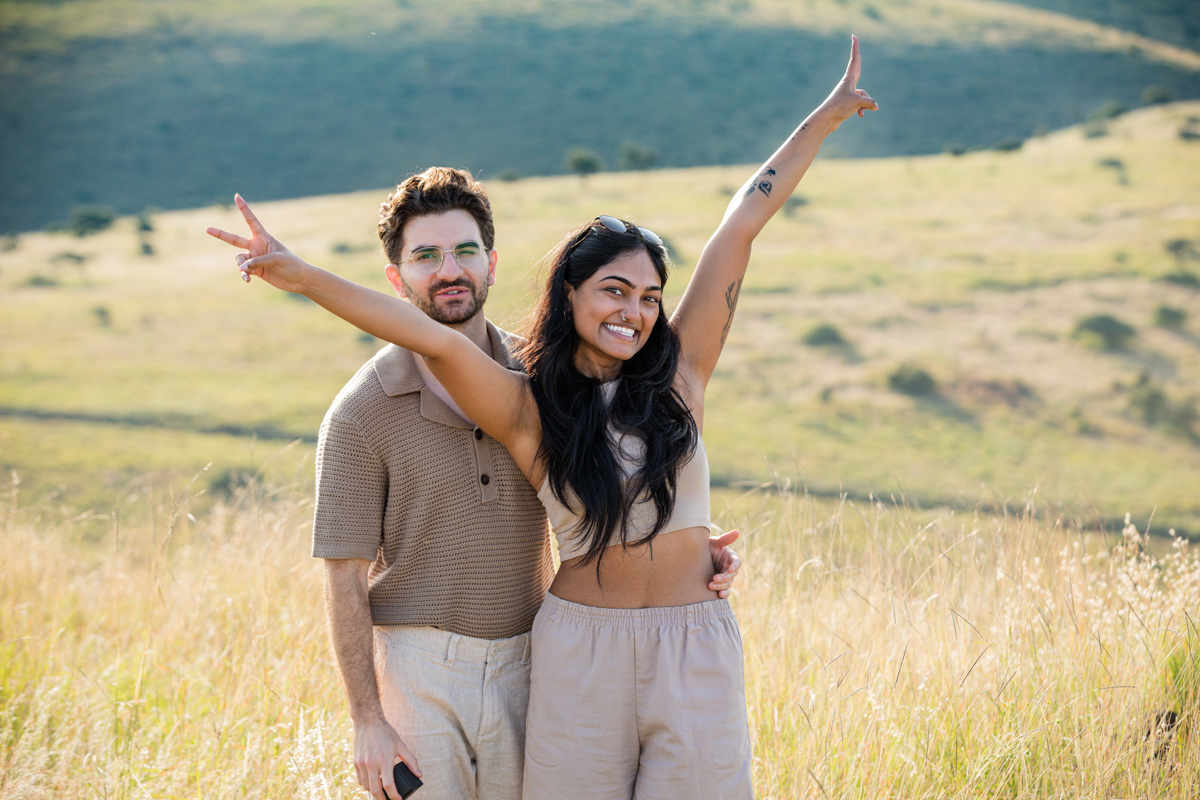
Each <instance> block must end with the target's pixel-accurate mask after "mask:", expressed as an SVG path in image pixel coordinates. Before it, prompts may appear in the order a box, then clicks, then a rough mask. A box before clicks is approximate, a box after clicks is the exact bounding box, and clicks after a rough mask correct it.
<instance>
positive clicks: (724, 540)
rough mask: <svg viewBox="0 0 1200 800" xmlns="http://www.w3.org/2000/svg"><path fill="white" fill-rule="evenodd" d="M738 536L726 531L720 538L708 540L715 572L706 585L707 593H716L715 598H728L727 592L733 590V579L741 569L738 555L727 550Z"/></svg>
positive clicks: (711, 537) (734, 532)
mask: <svg viewBox="0 0 1200 800" xmlns="http://www.w3.org/2000/svg"><path fill="white" fill-rule="evenodd" d="M740 535H741V534H740V533H739V532H738V531H727V532H725V533H723V534H721V535H720V536H710V537H709V538H708V549H709V553H710V554H711V555H712V562H713V569H715V570H716V571H717V574H716V575H713V578H712V581H711V582H710V583H709V584H708V588H709V591H712V592H716V593H717V597H721V598H725V597H728V596H729V590H730V589H731V588H733V579H734V578H736V577H737V573H738V570H739V569H741V568H742V560H741V559H740V558H738V554H737V553H735V552H733V551H732V550H730V549H729V545H731V544H733V543H734V542H736V541H737V538H738V536H740Z"/></svg>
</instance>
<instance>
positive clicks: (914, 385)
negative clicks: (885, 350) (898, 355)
mask: <svg viewBox="0 0 1200 800" xmlns="http://www.w3.org/2000/svg"><path fill="white" fill-rule="evenodd" d="M887 383H888V388H889V389H891V390H892V391H893V392H899V393H900V394H906V395H909V396H910V397H927V396H929V395H931V394H933V393H934V392H936V391H937V382H936V381H934V379H933V376H932V375H930V374H929V373H928V372H926V371H925V370H923V369H921V368H920V367H915V366H913V365H911V364H901V365H900V366H899V367H896V369H894V370H892V372H891V374H889V375H888V378H887Z"/></svg>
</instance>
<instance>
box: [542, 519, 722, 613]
mask: <svg viewBox="0 0 1200 800" xmlns="http://www.w3.org/2000/svg"><path fill="white" fill-rule="evenodd" d="M709 535H710V533H709V529H708V528H684V529H683V530H678V531H671V532H670V533H660V534H659V535H658V536H655V537H654V541H653V544H652V545H644V544H642V545H634V546H631V547H628V548H625V547H621V546H620V545H616V546H614V547H610V548H608V549H607V550H605V551H604V559H603V560H602V561H601V562H600V577H599V580H598V581H597V578H596V562H595V561H592V562H590V563H587V564H582V563H580V562H582V561H583V558H582V557H580V558H573V559H571V560H570V561H565V562H563V564H562V566H561V567H560V568H559V570H558V575H557V576H555V578H554V583H552V584H550V592H551V594H553V595H554V596H555V597H560V598H562V599H563V600H569V601H570V602H572V603H580V604H582V605H585V606H597V607H599V608H662V607H667V606H686V605H691V604H692V603H703V602H704V601H706V600H716V599H717V593H716V592H713V591H710V590H709V588H708V582H709V581H711V580H712V577H713V574H714V573H715V570H714V569H713V565H712V555H711V553H710V552H709V546H708V537H709Z"/></svg>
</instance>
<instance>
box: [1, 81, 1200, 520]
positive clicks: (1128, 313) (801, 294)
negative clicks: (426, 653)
mask: <svg viewBox="0 0 1200 800" xmlns="http://www.w3.org/2000/svg"><path fill="white" fill-rule="evenodd" d="M872 121H873V120H867V121H859V120H854V121H852V123H848V125H847V126H845V127H847V128H851V129H852V128H853V127H867V126H869V125H870V124H871V122H872ZM1106 130H1107V134H1106V135H1104V136H1091V137H1089V136H1085V135H1084V134H1083V132H1082V131H1081V130H1080V129H1078V128H1075V129H1070V130H1065V131H1062V132H1058V133H1054V134H1050V135H1047V136H1045V137H1041V138H1037V139H1034V140H1031V141H1030V142H1028V143H1027V144H1026V145H1025V146H1024V147H1023V148H1022V149H1020V150H1018V151H1016V152H1008V153H1000V152H980V153H973V154H968V155H965V156H962V157H953V156H950V155H938V156H929V157H917V158H893V159H868V160H855V161H851V160H840V159H821V160H819V161H818V162H817V164H816V165H815V166H814V167H813V169H812V171H811V173H810V175H809V177H808V178H807V179H806V181H805V182H804V183H803V184H802V186H801V189H800V191H799V193H798V194H797V196H796V197H795V198H793V200H792V201H790V202H789V204H788V208H787V210H786V212H785V213H783V214H781V215H780V216H779V217H778V218H777V219H776V220H774V221H773V222H772V223H771V224H770V225H769V226H768V227H767V229H766V231H765V232H764V234H763V235H762V237H761V238H760V240H759V242H758V243H757V244H756V248H755V254H754V258H753V263H752V266H751V270H750V274H749V276H748V277H747V280H746V283H745V286H744V288H743V291H742V300H741V304H740V307H739V311H738V318H737V320H736V324H735V325H734V328H733V331H732V333H731V334H730V338H729V343H728V345H727V347H726V350H725V353H724V355H723V357H722V360H721V363H720V365H719V367H718V371H717V374H716V376H715V377H714V380H713V382H712V384H711V386H710V389H709V410H708V412H707V415H706V419H707V420H708V428H707V429H706V430H705V438H706V441H707V442H708V445H709V450H710V453H711V457H712V470H713V475H714V480H715V481H716V482H717V483H718V484H720V485H724V486H728V487H730V489H729V491H731V492H732V491H735V490H736V489H737V487H738V486H739V485H743V484H744V483H745V482H749V483H752V484H753V483H757V482H760V481H769V480H776V481H778V482H780V483H781V484H784V483H788V484H790V485H791V486H794V487H799V486H805V487H807V488H808V489H810V490H811V491H814V492H818V493H831V494H836V493H838V492H840V491H847V492H850V493H851V494H852V496H864V497H865V496H866V495H867V494H868V493H870V492H874V493H875V494H876V495H878V496H883V497H885V498H887V497H889V496H892V495H894V496H895V497H897V498H898V499H900V500H902V501H906V502H909V503H914V504H922V505H926V506H928V505H933V504H950V505H953V506H958V507H984V508H995V509H1000V508H1005V507H1008V508H1023V507H1025V505H1026V503H1027V502H1030V503H1032V504H1033V506H1034V507H1037V508H1049V509H1051V510H1055V509H1057V510H1058V512H1060V513H1063V514H1066V515H1067V516H1068V517H1069V518H1072V519H1076V520H1078V521H1079V523H1080V524H1083V525H1091V524H1095V523H1097V522H1102V521H1112V520H1118V519H1120V518H1121V517H1122V516H1123V515H1124V514H1125V513H1126V512H1132V513H1134V514H1135V518H1136V520H1137V521H1138V524H1139V525H1140V526H1142V527H1143V528H1144V527H1145V524H1146V520H1147V519H1148V518H1149V517H1150V515H1151V514H1152V513H1153V514H1154V524H1153V529H1154V530H1158V531H1162V530H1164V529H1165V528H1167V527H1171V526H1174V527H1176V528H1178V529H1180V530H1187V531H1191V532H1195V533H1200V500H1198V499H1197V494H1196V491H1195V487H1196V486H1197V485H1200V446H1198V442H1200V425H1198V424H1197V419H1196V407H1197V400H1198V398H1200V293H1198V292H1197V289H1196V285H1195V280H1196V279H1195V277H1194V276H1195V275H1196V273H1197V272H1198V271H1200V261H1198V260H1197V259H1198V258H1200V255H1198V254H1197V253H1198V251H1200V144H1198V143H1197V142H1196V141H1195V140H1194V139H1191V138H1184V137H1181V136H1180V133H1181V131H1182V132H1183V133H1188V132H1189V131H1193V130H1200V104H1180V105H1174V106H1163V107H1157V108H1155V109H1149V110H1145V111H1140V112H1136V113H1133V114H1129V115H1126V116H1124V117H1121V118H1118V119H1116V120H1113V121H1111V122H1110V123H1109V125H1108V127H1107V128H1106ZM841 134H842V131H839V132H838V133H837V134H835V136H834V138H833V140H832V141H831V142H830V144H832V145H835V146H836V145H837V144H838V142H839V141H840V139H839V137H840V136H841ZM747 173H748V168H747V167H710V168H702V169H690V170H661V171H655V172H638V173H620V174H601V175H595V176H592V177H590V178H588V179H587V180H581V179H579V178H577V177H573V176H572V177H557V178H544V179H528V180H523V181H519V182H516V183H502V182H496V183H492V184H490V188H491V191H492V196H493V202H494V205H495V208H496V213H497V235H498V239H497V241H498V244H499V247H500V252H501V261H500V279H499V283H498V284H497V287H496V288H495V291H494V292H493V294H492V296H491V299H490V300H489V312H490V315H491V316H492V318H493V319H495V320H497V321H498V322H500V323H501V324H506V325H508V326H515V325H517V324H519V321H520V317H521V314H522V311H523V309H524V308H526V307H528V304H529V303H528V297H529V292H530V291H531V289H532V287H534V286H535V285H536V277H535V276H536V269H535V268H534V264H535V261H536V260H537V259H538V258H539V257H540V256H541V255H542V254H543V253H545V252H546V251H547V250H548V249H549V248H550V246H551V245H552V244H553V243H554V242H555V241H556V240H557V239H558V238H559V237H560V236H561V234H562V233H563V231H564V230H566V229H567V228H568V227H569V226H571V225H572V224H576V223H577V222H578V221H579V220H582V219H587V218H589V217H591V216H593V215H595V214H596V213H605V212H607V213H617V214H621V215H623V216H625V217H627V218H635V219H637V220H639V221H641V222H643V223H645V224H648V225H649V226H650V227H652V228H653V229H655V230H657V231H659V232H661V233H663V234H664V235H666V236H667V237H668V239H669V240H670V242H671V243H672V245H673V247H674V248H675V250H676V251H677V253H678V254H679V261H680V264H679V267H678V269H677V274H676V277H675V278H674V279H673V282H672V284H671V286H670V287H668V288H669V293H668V294H669V298H668V300H669V301H673V298H676V297H678V293H679V292H680V290H681V289H682V287H683V285H684V284H685V282H686V278H687V274H688V270H689V268H690V267H691V265H692V264H693V263H694V259H695V258H696V256H697V255H698V253H699V252H700V248H701V247H702V246H703V243H704V241H705V239H706V237H707V235H708V234H709V233H710V232H711V230H712V229H713V228H714V227H715V225H716V223H717V221H718V220H719V219H720V217H721V214H722V211H723V209H724V206H725V204H726V203H727V202H728V198H729V196H730V194H731V193H732V191H733V190H734V188H735V187H737V186H738V185H740V183H741V182H742V180H743V179H744V178H745V176H746V174H747ZM239 188H241V189H242V191H243V192H244V193H245V195H246V196H247V197H248V198H249V199H250V200H251V202H252V203H253V202H255V201H256V200H257V199H258V195H257V190H256V187H254V186H253V185H245V186H240V187H239ZM384 194H385V190H384V189H377V190H373V191H369V192H361V193H356V194H348V195H338V196H326V197H313V198H307V199H303V200H292V201H284V202H264V203H256V210H257V211H258V213H259V215H260V217H261V218H262V219H263V220H264V222H265V224H266V225H267V226H268V227H269V229H271V230H272V231H273V232H274V233H276V235H278V236H279V237H280V238H281V239H282V240H283V241H285V242H287V243H288V244H289V245H290V246H292V247H293V248H294V249H295V250H296V251H297V252H299V253H302V254H304V255H306V256H307V257H308V258H310V259H312V260H315V261H317V262H318V263H321V264H323V265H324V266H327V267H329V268H332V269H334V270H336V271H338V272H340V273H342V274H344V275H346V276H348V277H350V278H353V279H356V280H360V281H365V282H368V283H369V284H371V285H373V286H376V287H378V288H380V289H386V288H387V287H386V284H385V283H384V281H383V280H382V275H381V273H380V267H381V266H382V259H381V257H380V255H379V254H378V252H377V249H376V243H375V238H374V231H373V223H374V220H375V218H376V211H377V208H378V204H379V202H380V200H381V199H382V197H383V196H384ZM206 224H216V225H220V226H222V227H227V228H235V227H237V226H238V225H239V224H240V219H239V217H238V215H237V213H236V211H235V210H234V209H233V208H231V207H211V208H205V209H198V210H191V211H179V212H167V213H162V214H159V215H156V216H154V217H153V218H152V226H153V228H154V230H153V232H152V233H149V234H147V241H148V243H150V244H151V246H152V248H153V251H154V253H153V255H149V256H147V255H141V254H140V253H139V246H140V244H139V239H138V236H137V233H136V230H135V221H134V220H133V219H125V220H121V221H120V222H119V223H118V224H117V225H116V226H115V227H114V228H113V229H112V230H110V231H107V232H105V233H102V234H100V235H97V236H93V237H88V238H85V239H77V238H74V237H73V236H70V235H68V234H65V233H57V234H50V233H36V234H28V235H22V236H20V237H16V238H12V239H9V240H8V241H7V245H6V247H7V248H8V249H6V250H4V251H3V252H0V308H3V314H0V414H2V416H0V469H3V471H4V473H3V474H5V475H7V474H9V472H10V470H15V471H16V473H17V475H18V476H19V478H20V481H21V484H20V486H19V487H18V488H17V495H16V496H17V497H18V498H19V500H18V502H19V503H20V504H21V505H23V506H30V505H38V506H41V507H42V508H44V509H45V510H46V513H48V514H51V515H54V514H58V513H60V512H59V511H57V509H58V508H60V507H62V508H63V509H64V510H63V511H62V512H61V513H64V514H67V513H75V512H77V511H80V510H83V509H86V508H92V509H94V510H95V511H97V512H98V513H101V514H104V515H107V514H108V511H109V509H111V508H113V507H114V506H119V505H121V504H123V503H127V502H133V501H136V499H137V498H138V497H139V496H142V495H143V494H144V493H145V492H147V491H150V490H152V489H153V488H154V487H156V486H157V487H158V488H171V487H174V488H178V487H179V486H181V485H182V483H181V482H182V481H184V480H186V479H187V478H189V477H190V476H191V475H192V474H193V473H194V472H195V471H196V470H198V469H200V468H201V467H203V466H204V464H206V463H208V462H213V464H214V466H213V468H212V469H211V470H210V471H209V472H208V473H206V474H205V475H204V476H203V477H202V478H201V479H200V485H202V486H207V487H210V488H212V489H213V490H214V491H216V492H218V493H228V492H230V491H231V490H236V488H237V486H238V485H240V484H239V482H240V481H241V480H242V478H240V477H239V473H246V474H249V473H254V472H255V471H257V470H260V469H265V470H266V471H267V473H268V474H269V477H270V478H271V480H273V481H275V482H276V483H282V484H287V483H295V484H297V485H299V486H301V487H304V486H307V485H309V483H310V482H311V477H310V469H311V463H310V462H309V463H305V459H307V458H308V457H309V456H310V455H311V449H312V445H311V442H312V439H313V436H314V433H315V431H316V428H317V425H318V423H319V421H320V419H321V417H322V415H323V413H324V410H325V408H326V407H327V406H328V403H329V401H330V399H331V398H332V397H333V396H334V394H335V393H336V392H337V390H338V389H339V388H340V387H341V385H342V384H343V383H344V382H345V381H346V380H347V379H348V378H349V376H350V375H352V374H353V372H354V371H355V370H356V369H357V367H358V366H359V365H360V364H361V363H362V362H363V361H364V360H365V359H366V358H367V357H368V356H369V355H370V354H371V353H372V352H373V351H374V349H375V348H376V347H377V346H378V345H377V343H375V342H372V341H370V340H368V341H363V338H362V337H361V335H360V334H359V333H358V332H357V331H355V330H353V329H351V328H349V327H348V326H346V325H344V324H343V323H341V322H339V321H337V320H335V319H334V318H332V317H331V316H329V315H328V314H326V313H324V312H323V311H321V310H320V309H318V308H317V307H315V306H313V305H312V304H310V303H308V302H306V301H302V300H297V299H294V298H292V297H290V296H287V295H282V294H279V293H275V292H270V291H267V290H265V288H264V287H261V286H258V285H251V286H246V285H244V284H242V282H241V281H239V280H237V279H236V277H235V276H234V273H233V266H232V265H233V259H232V251H231V250H230V249H228V248H227V247H226V246H225V245H222V244H221V243H219V242H216V241H215V240H212V239H210V238H208V237H206V236H205V235H204V233H203V229H204V226H205V225H206ZM1178 242H1183V243H1184V244H1183V245H1179V244H1178ZM1171 243H1175V244H1171ZM1168 245H1170V247H1171V249H1168ZM1189 276H1191V277H1189ZM1164 277H1171V278H1173V281H1174V282H1172V281H1171V280H1164ZM1189 281H1191V283H1189ZM1163 308H1166V309H1168V310H1174V311H1175V312H1178V313H1177V315H1176V316H1174V317H1172V316H1171V314H1170V313H1168V312H1164V311H1163V310H1162V309H1163ZM1097 314H1108V315H1112V316H1113V317H1114V318H1115V319H1116V320H1117V321H1118V322H1120V323H1123V324H1125V325H1128V326H1129V327H1130V328H1132V329H1133V331H1134V335H1132V337H1130V338H1129V339H1128V340H1127V341H1126V342H1124V343H1123V344H1122V345H1121V346H1120V347H1116V348H1113V349H1107V350H1106V349H1103V348H1102V347H1099V346H1097V345H1098V341H1097V340H1096V339H1095V335H1094V334H1087V333H1086V332H1084V333H1082V334H1080V335H1076V328H1077V326H1078V324H1079V323H1080V321H1081V320H1083V319H1084V318H1086V317H1088V316H1089V315H1097ZM1164 314H1166V316H1165V317H1164ZM1180 314H1181V315H1182V319H1180V318H1179V316H1178V315H1180ZM1172 320H1174V322H1172ZM822 323H824V324H829V325H832V326H834V328H835V329H836V331H837V333H838V336H839V337H840V338H841V339H842V343H841V344H825V345H819V344H815V345H809V344H805V343H804V342H805V340H806V339H807V338H809V335H810V334H811V331H812V329H813V328H814V327H815V326H817V325H819V324H822ZM903 365H909V366H912V367H915V368H919V369H923V370H925V371H927V372H928V373H929V375H930V376H931V377H932V378H933V380H934V381H935V382H936V387H935V390H934V391H933V392H932V393H931V394H927V395H925V396H920V397H912V396H909V395H905V394H902V393H899V392H897V391H894V390H893V389H890V388H889V378H890V376H892V375H893V374H894V373H895V371H896V370H897V368H899V367H901V366H903ZM293 439H303V440H304V441H302V442H300V444H298V445H297V446H295V447H292V448H291V449H288V450H286V452H282V453H278V454H277V451H279V450H280V449H281V448H284V447H286V446H287V445H288V443H289V442H291V441H292V440H293ZM268 458H269V459H270V460H269V461H268ZM1035 490H1036V491H1035ZM1058 512H1056V513H1058Z"/></svg>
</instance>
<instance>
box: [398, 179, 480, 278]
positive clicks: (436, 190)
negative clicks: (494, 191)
mask: <svg viewBox="0 0 1200 800" xmlns="http://www.w3.org/2000/svg"><path fill="white" fill-rule="evenodd" d="M456 209H459V210H462V211H466V212H467V213H468V214H470V215H471V216H472V217H474V218H475V222H476V223H478V225H479V234H480V235H481V236H482V237H483V242H482V244H483V247H484V249H486V250H491V249H492V246H493V244H494V243H495V239H496V226H495V224H494V223H493V222H492V204H491V203H490V202H489V201H488V195H487V189H485V188H484V186H483V184H482V183H480V182H479V181H477V180H475V178H474V177H473V176H472V175H471V173H470V172H467V171H466V170H465V169H452V168H450V167H430V168H429V169H427V170H425V171H424V172H422V173H420V174H417V175H410V176H409V177H408V178H406V179H405V181H404V182H403V183H401V184H400V185H399V186H397V187H396V191H394V192H392V193H391V194H390V195H388V199H387V200H385V201H384V203H383V205H382V206H380V207H379V241H381V242H383V252H384V253H385V254H386V255H387V257H388V261H390V262H391V263H393V264H399V263H400V256H401V253H402V252H403V251H404V225H405V224H406V223H407V222H408V221H409V220H410V219H413V218H414V217H423V216H425V215H427V214H443V213H445V212H447V211H454V210H456Z"/></svg>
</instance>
